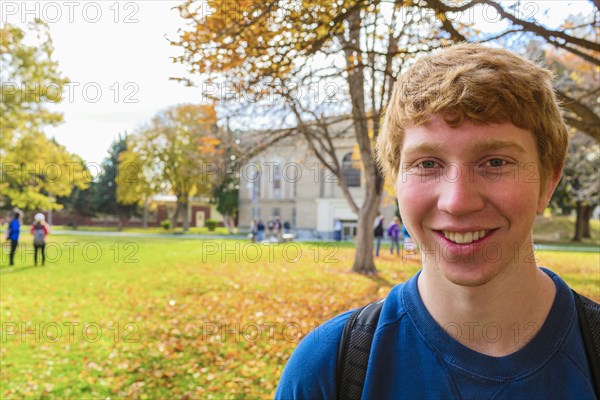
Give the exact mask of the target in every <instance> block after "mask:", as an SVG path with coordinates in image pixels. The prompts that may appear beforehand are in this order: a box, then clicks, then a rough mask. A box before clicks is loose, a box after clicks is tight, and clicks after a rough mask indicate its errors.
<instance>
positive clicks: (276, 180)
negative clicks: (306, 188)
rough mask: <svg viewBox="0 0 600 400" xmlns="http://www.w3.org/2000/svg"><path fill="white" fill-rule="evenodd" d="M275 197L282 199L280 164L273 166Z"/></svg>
mask: <svg viewBox="0 0 600 400" xmlns="http://www.w3.org/2000/svg"><path fill="white" fill-rule="evenodd" d="M273 197H274V198H276V199H280V198H281V165H280V164H279V163H275V164H273Z"/></svg>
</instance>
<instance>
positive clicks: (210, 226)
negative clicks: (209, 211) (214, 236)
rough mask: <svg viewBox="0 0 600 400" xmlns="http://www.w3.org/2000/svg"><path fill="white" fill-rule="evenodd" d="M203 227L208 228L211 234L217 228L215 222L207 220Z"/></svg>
mask: <svg viewBox="0 0 600 400" xmlns="http://www.w3.org/2000/svg"><path fill="white" fill-rule="evenodd" d="M204 225H205V226H206V227H207V228H208V230H209V231H211V232H212V231H214V230H215V228H216V227H217V221H215V220H214V219H207V220H206V222H204Z"/></svg>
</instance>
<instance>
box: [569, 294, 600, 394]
mask: <svg viewBox="0 0 600 400" xmlns="http://www.w3.org/2000/svg"><path fill="white" fill-rule="evenodd" d="M573 293H574V294H575V307H576V309H577V317H578V319H579V327H580V328H581V336H582V337H583V343H584V344H585V354H586V356H587V359H588V363H589V365H590V374H591V376H592V383H593V385H594V392H595V393H596V398H598V399H600V304H598V303H595V302H593V301H592V300H590V299H588V298H587V297H585V296H582V295H580V294H579V293H577V292H576V291H574V290H573Z"/></svg>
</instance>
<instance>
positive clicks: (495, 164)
mask: <svg viewBox="0 0 600 400" xmlns="http://www.w3.org/2000/svg"><path fill="white" fill-rule="evenodd" d="M486 164H487V165H489V166H490V167H502V166H504V165H506V164H507V163H506V161H504V160H502V159H501V158H492V159H491V160H488V161H486Z"/></svg>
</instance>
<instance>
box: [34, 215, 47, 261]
mask: <svg viewBox="0 0 600 400" xmlns="http://www.w3.org/2000/svg"><path fill="white" fill-rule="evenodd" d="M45 219H46V218H45V217H44V214H42V213H37V214H35V217H34V223H33V225H31V230H30V233H31V234H32V235H33V249H34V250H33V251H34V252H33V265H37V262H38V252H39V253H41V256H42V257H41V258H42V266H43V265H44V264H45V263H46V236H47V235H48V233H49V232H50V229H49V228H48V224H46V221H45Z"/></svg>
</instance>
